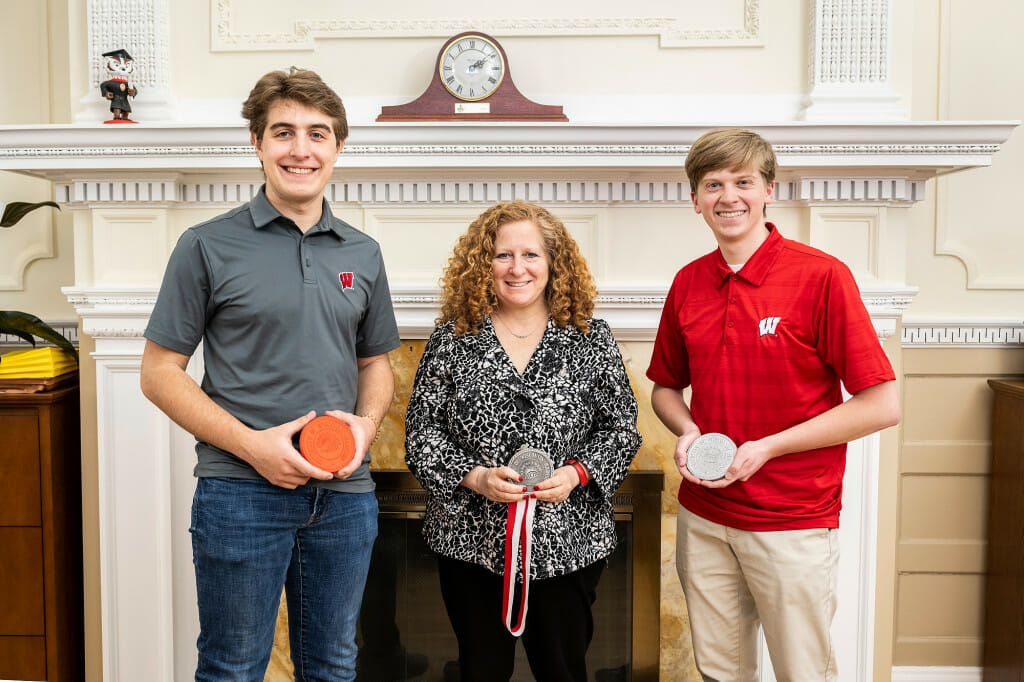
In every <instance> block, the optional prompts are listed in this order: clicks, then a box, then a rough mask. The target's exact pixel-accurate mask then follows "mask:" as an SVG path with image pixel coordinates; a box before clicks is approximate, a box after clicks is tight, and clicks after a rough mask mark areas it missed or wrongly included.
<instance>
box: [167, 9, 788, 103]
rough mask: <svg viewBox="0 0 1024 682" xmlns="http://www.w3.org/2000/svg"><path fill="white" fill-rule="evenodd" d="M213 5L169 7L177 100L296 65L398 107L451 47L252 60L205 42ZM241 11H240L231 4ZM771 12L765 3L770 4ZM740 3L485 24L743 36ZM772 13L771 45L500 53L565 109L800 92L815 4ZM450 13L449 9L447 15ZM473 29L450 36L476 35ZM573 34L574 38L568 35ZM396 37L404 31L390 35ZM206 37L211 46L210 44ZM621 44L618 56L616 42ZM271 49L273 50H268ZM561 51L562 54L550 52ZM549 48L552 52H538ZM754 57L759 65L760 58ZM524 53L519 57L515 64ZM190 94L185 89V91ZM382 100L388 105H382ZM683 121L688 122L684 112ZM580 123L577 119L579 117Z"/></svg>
mask: <svg viewBox="0 0 1024 682" xmlns="http://www.w3.org/2000/svg"><path fill="white" fill-rule="evenodd" d="M211 4H214V3H211V2H209V1H208V0H184V1H180V2H179V1H176V2H174V3H171V26H172V31H171V54H172V55H173V60H174V67H173V72H172V74H171V76H172V78H171V81H172V90H173V91H174V94H175V95H176V96H178V97H197V98H218V97H227V98H229V99H232V100H241V99H243V98H244V97H245V95H246V94H247V92H248V88H249V87H251V84H252V83H253V82H255V80H256V78H258V77H259V76H260V75H262V74H263V73H265V72H266V71H268V70H271V69H278V68H282V67H283V66H288V65H292V64H294V65H297V66H306V67H310V68H314V69H316V70H317V71H318V72H319V73H320V74H321V75H322V76H324V78H325V79H326V80H327V81H328V83H330V84H331V85H332V86H334V87H335V88H336V89H337V90H338V91H339V92H340V93H341V94H342V96H343V97H346V96H348V97H353V96H354V97H360V96H372V97H376V98H381V97H383V98H385V99H387V100H389V103H390V100H394V101H396V102H401V101H406V100H408V99H411V98H413V97H416V96H418V95H419V94H420V93H422V92H423V89H424V87H425V86H426V84H427V83H428V82H429V79H430V76H431V74H432V70H433V66H434V60H435V57H436V56H437V52H438V50H439V49H440V48H441V45H442V44H443V37H438V38H411V39H403V38H387V37H375V38H372V39H362V38H355V39H351V40H324V41H320V42H318V43H317V45H316V52H315V53H314V52H310V51H308V50H301V49H293V50H282V51H276V52H260V53H256V54H246V53H244V52H216V53H213V54H211V53H210V52H208V50H207V45H208V41H206V40H205V36H206V35H207V34H208V33H207V32H208V30H209V27H210V18H211V17H210V15H211V13H210V5H211ZM233 4H234V6H235V7H236V8H238V7H242V3H239V2H235V3H233ZM762 4H763V3H762ZM743 6H744V2H743V1H742V0H729V1H728V2H719V3H707V2H702V1H700V0H679V1H677V2H673V3H671V7H666V4H665V3H663V2H660V1H658V0H649V1H648V0H641V1H639V2H637V3H634V6H632V7H631V8H630V9H629V11H628V12H627V11H624V10H623V7H622V4H621V3H618V2H609V1H607V0H603V1H599V2H587V1H586V0H567V1H563V2H558V3H552V2H549V1H548V0H526V1H525V2H520V3H517V4H516V6H515V8H514V10H510V11H502V12H497V13H495V12H493V11H489V8H487V9H481V11H478V12H470V13H467V16H469V17H476V16H484V17H490V16H497V17H504V16H515V17H535V18H538V19H542V18H566V19H569V20H576V19H578V18H579V17H589V18H601V17H623V16H624V15H629V16H655V17H662V16H665V15H669V16H677V17H681V18H682V19H683V22H684V23H685V24H686V28H689V29H700V28H705V27H708V28H711V27H729V28H733V27H735V28H742V25H743ZM336 7H337V6H336V3H333V2H330V1H329V0H318V1H315V2H303V3H301V4H300V5H297V6H295V7H294V8H293V9H292V10H291V16H290V17H282V14H281V5H280V3H276V2H274V1H273V0H249V1H247V2H246V3H244V8H245V9H244V12H243V11H239V10H238V9H236V10H235V11H233V12H231V13H230V15H228V17H227V19H228V21H227V26H226V28H225V31H226V32H230V33H231V34H232V35H236V36H242V37H241V38H240V39H239V42H241V43H243V44H244V43H245V42H246V41H247V39H246V37H247V36H250V35H254V34H263V35H274V34H278V33H292V32H294V30H295V28H294V21H296V20H303V21H307V22H315V21H318V20H320V21H324V20H327V21H329V20H330V19H338V18H341V17H338V10H337V9H336ZM770 9H771V11H764V10H763V9H762V10H761V11H760V12H759V19H760V33H761V35H762V36H764V39H763V40H762V41H761V42H762V43H763V44H764V46H763V47H744V48H738V49H736V50H720V49H668V50H666V49H662V48H660V47H659V38H658V36H654V35H646V36H629V37H616V38H614V39H612V38H604V37H598V36H586V37H579V36H577V37H568V36H558V35H552V36H546V37H529V36H510V37H502V38H501V43H502V45H503V46H504V47H505V50H506V52H507V53H509V57H510V64H511V67H512V75H513V77H514V79H515V82H516V85H517V86H518V87H519V89H520V90H521V91H522V92H524V93H527V96H530V97H534V98H536V99H538V101H544V100H545V99H549V100H551V103H557V102H556V100H559V99H560V98H561V97H563V96H565V95H573V94H588V95H634V94H657V95H662V94H666V93H672V94H682V93H686V94H715V95H728V96H735V95H737V94H738V93H737V89H736V83H737V81H736V79H735V77H734V76H735V74H742V82H743V88H744V89H743V94H776V93H800V92H802V91H803V89H804V83H805V75H806V73H807V66H806V65H807V57H806V50H805V47H804V46H805V44H806V36H807V23H808V22H807V20H806V16H807V3H806V1H805V0H774V1H773V2H772V3H771V8H770ZM439 10H440V11H439ZM344 11H345V16H344V17H343V18H344V19H347V20H357V19H360V18H371V19H378V18H380V17H381V16H382V15H384V14H385V13H386V14H387V15H388V16H391V17H394V18H396V19H409V20H415V19H421V20H423V21H424V23H426V22H432V21H434V20H437V19H446V18H449V17H457V16H458V15H459V13H460V12H459V10H457V9H456V8H455V6H451V7H450V8H445V7H441V8H438V7H437V6H434V5H430V4H424V3H422V2H416V1H415V0H400V1H398V2H390V3H388V6H387V8H386V9H384V8H382V7H381V6H379V5H375V4H372V3H370V4H363V5H346V7H345V10H344ZM474 27H475V26H474V25H473V23H472V21H471V20H467V21H466V23H465V25H464V27H462V28H455V29H453V30H451V32H450V33H451V34H455V33H458V32H460V31H463V30H470V29H472V28H474ZM567 32H570V31H567ZM391 33H392V34H394V33H397V31H391ZM200 36H203V38H202V39H200ZM612 41H614V43H613V44H614V49H609V44H610V43H611V42H612ZM264 42H265V41H264ZM552 43H554V44H556V45H557V47H556V48H555V49H554V52H552V48H551V45H552ZM541 45H543V47H544V49H534V48H535V47H538V46H541ZM752 54H756V59H751V55H752ZM513 55H514V56H513ZM190 74H204V75H205V74H212V75H213V76H214V77H211V78H192V79H190V78H189V75H190ZM186 88H187V90H186ZM378 101H379V100H378ZM681 115H682V116H683V117H684V118H685V116H686V113H685V112H681ZM570 118H571V116H570Z"/></svg>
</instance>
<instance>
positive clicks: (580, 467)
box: [566, 459, 590, 488]
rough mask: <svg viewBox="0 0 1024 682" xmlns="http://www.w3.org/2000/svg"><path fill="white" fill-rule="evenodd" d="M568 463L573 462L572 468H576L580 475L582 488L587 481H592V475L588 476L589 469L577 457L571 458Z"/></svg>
mask: <svg viewBox="0 0 1024 682" xmlns="http://www.w3.org/2000/svg"><path fill="white" fill-rule="evenodd" d="M566 464H571V465H572V468H573V469H575V470H576V473H577V474H578V475H579V477H580V487H581V488H582V487H583V486H585V485H586V484H587V483H590V477H589V476H587V470H586V469H585V468H584V467H583V465H582V464H580V463H579V462H578V461H577V460H575V459H570V460H569V461H567V462H566Z"/></svg>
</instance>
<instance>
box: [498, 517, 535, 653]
mask: <svg viewBox="0 0 1024 682" xmlns="http://www.w3.org/2000/svg"><path fill="white" fill-rule="evenodd" d="M536 508H537V500H536V499H534V498H533V497H531V498H529V499H528V500H520V501H519V502H513V503H511V504H509V505H508V520H507V521H506V523H505V589H504V594H503V595H502V606H501V609H502V615H503V616H504V617H505V627H506V628H508V631H509V632H511V633H512V636H513V637H518V636H519V635H521V634H523V630H525V629H526V605H527V599H528V597H529V595H530V547H531V545H533V512H534V510H535V509H536ZM520 552H522V555H523V563H522V566H523V595H522V597H521V598H520V600H519V614H518V617H517V619H516V623H515V625H513V624H512V603H513V601H514V596H515V589H516V572H517V568H518V566H519V555H520Z"/></svg>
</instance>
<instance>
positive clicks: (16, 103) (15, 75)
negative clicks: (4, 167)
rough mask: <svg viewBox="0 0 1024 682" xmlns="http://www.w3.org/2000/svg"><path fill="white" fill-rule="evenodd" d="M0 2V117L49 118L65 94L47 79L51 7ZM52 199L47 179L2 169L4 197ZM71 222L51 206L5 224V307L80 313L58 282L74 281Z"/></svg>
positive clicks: (66, 315)
mask: <svg viewBox="0 0 1024 682" xmlns="http://www.w3.org/2000/svg"><path fill="white" fill-rule="evenodd" d="M0 7H2V15H0V17H2V19H0V45H2V46H3V48H2V49H3V55H4V59H3V60H2V63H3V65H4V68H3V70H2V73H0V92H4V93H5V95H4V96H3V97H0V124H16V123H40V122H48V121H50V120H51V103H52V102H53V101H56V100H59V99H62V97H61V93H60V92H58V91H57V90H55V89H54V88H55V84H54V83H52V82H51V78H50V75H51V66H52V61H51V49H50V46H51V45H52V43H53V41H52V39H51V36H50V33H49V31H48V23H47V18H48V14H49V12H48V10H49V9H50V8H49V6H48V4H47V3H45V2H9V1H5V2H3V3H2V5H0ZM58 84H59V81H58ZM51 92H52V93H53V95H54V96H53V97H51ZM49 199H52V189H51V187H50V183H49V182H46V181H44V180H39V179H36V178H30V177H27V176H23V175H17V174H14V173H6V172H0V200H3V201H33V202H34V201H46V200H49ZM70 229H71V228H70V219H69V218H68V216H67V215H64V214H58V213H57V212H56V211H54V210H53V209H49V208H47V209H40V210H37V211H35V212H34V213H30V214H29V215H28V216H26V217H25V218H24V219H22V221H21V222H19V223H18V224H17V225H16V226H15V227H13V228H0V254H2V256H0V310H24V311H26V312H30V313H32V314H34V315H37V316H39V317H42V318H43V319H46V320H58V321H70V320H74V319H75V312H74V309H73V308H72V307H71V306H70V305H69V304H68V302H67V299H66V298H65V297H64V295H63V294H61V293H60V287H61V286H64V285H68V284H72V283H73V281H74V269H73V267H72V266H71V263H72V241H73V239H72V234H71V231H70Z"/></svg>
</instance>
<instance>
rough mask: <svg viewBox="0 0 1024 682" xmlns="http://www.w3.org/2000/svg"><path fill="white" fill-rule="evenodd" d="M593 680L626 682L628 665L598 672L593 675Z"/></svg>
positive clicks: (598, 681) (597, 681)
mask: <svg viewBox="0 0 1024 682" xmlns="http://www.w3.org/2000/svg"><path fill="white" fill-rule="evenodd" d="M594 680H595V681H596V682H626V681H627V680H629V665H620V666H619V667H618V668H604V669H602V670H598V671H597V672H596V673H594Z"/></svg>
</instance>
